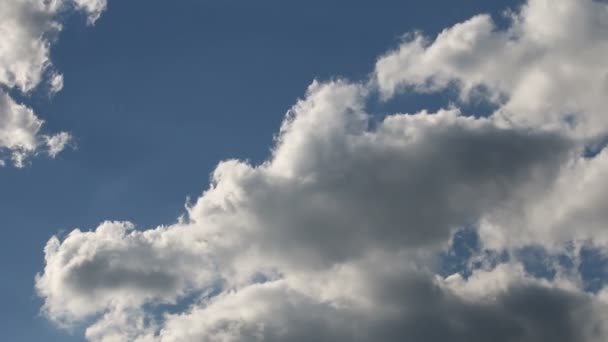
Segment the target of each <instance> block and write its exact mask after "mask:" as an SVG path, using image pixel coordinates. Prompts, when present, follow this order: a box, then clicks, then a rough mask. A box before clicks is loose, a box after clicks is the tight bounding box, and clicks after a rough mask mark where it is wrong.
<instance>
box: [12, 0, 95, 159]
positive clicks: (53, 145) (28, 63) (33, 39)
mask: <svg viewBox="0 0 608 342" xmlns="http://www.w3.org/2000/svg"><path fill="white" fill-rule="evenodd" d="M105 7H106V0H74V1H72V0H52V1H39V0H6V1H2V2H1V3H0V34H1V35H2V39H0V153H2V154H5V155H8V156H9V157H10V158H11V159H12V160H13V163H14V165H15V166H18V167H21V166H23V163H24V161H25V158H26V157H28V156H30V155H32V154H36V153H37V152H38V151H47V152H48V154H50V155H51V156H53V157H54V156H55V155H56V154H57V153H59V152H60V151H61V150H62V149H63V148H64V146H65V145H66V139H67V138H69V135H68V134H67V133H65V132H64V133H59V134H58V135H45V134H41V133H40V128H41V126H42V124H43V121H42V120H41V119H40V118H38V117H37V116H36V114H35V113H34V112H33V111H32V109H30V108H28V107H27V106H26V105H25V104H22V103H17V101H15V100H14V99H13V98H11V96H10V94H9V93H10V90H13V91H18V92H21V93H23V94H29V93H30V92H31V91H33V90H34V89H35V88H37V87H39V86H41V85H44V86H45V87H47V88H48V92H49V93H50V94H54V93H56V92H58V91H60V90H61V88H62V87H63V76H62V75H61V74H60V73H59V72H58V71H57V70H55V69H54V68H53V65H52V63H51V61H50V56H49V54H50V47H51V44H52V43H53V41H55V40H56V38H57V35H58V34H59V32H60V31H61V29H62V24H61V21H60V16H61V15H62V14H63V13H65V12H67V11H71V10H79V11H82V12H84V13H85V14H86V15H87V17H88V21H89V23H91V24H92V23H94V22H95V20H96V19H97V18H98V17H99V15H100V14H101V12H103V10H104V9H105ZM2 157H3V156H2V155H1V154H0V159H3V158H2Z"/></svg>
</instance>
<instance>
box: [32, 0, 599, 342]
mask: <svg viewBox="0 0 608 342" xmlns="http://www.w3.org/2000/svg"><path fill="white" fill-rule="evenodd" d="M510 20H511V21H510V25H509V26H508V27H507V28H506V29H504V30H498V29H497V28H495V27H494V24H493V23H492V19H491V18H490V17H489V16H477V17H474V18H472V19H470V20H468V21H466V22H464V23H460V24H457V25H455V26H453V27H451V28H448V29H446V30H444V31H443V32H442V33H441V34H440V35H439V36H438V37H437V38H436V39H435V40H434V41H431V40H429V39H428V38H423V37H422V36H421V35H415V36H414V37H413V38H412V39H411V40H407V41H405V42H403V43H402V44H401V46H399V47H398V48H397V49H396V50H395V51H393V52H390V53H388V54H387V55H385V56H383V57H381V58H380V59H379V60H378V62H377V65H376V70H375V72H374V74H373V80H372V81H371V82H367V81H366V82H363V83H356V82H349V81H346V80H337V81H332V82H314V83H313V84H312V85H311V86H310V87H309V89H308V91H307V93H306V95H305V96H304V97H303V98H302V99H301V100H299V101H298V102H297V103H296V104H295V105H294V106H293V107H292V108H291V109H290V110H289V111H288V113H287V115H286V118H285V120H284V122H283V124H282V126H281V128H280V131H279V134H278V135H277V138H276V141H275V146H274V148H273V150H272V155H271V156H270V157H269V158H268V159H267V160H266V161H265V162H264V163H261V164H260V165H251V164H249V163H248V162H245V161H241V160H227V161H223V162H221V163H219V165H218V166H217V168H216V169H215V171H214V172H213V175H212V177H211V184H210V185H209V188H208V190H206V191H205V192H204V193H203V194H202V195H201V196H200V197H199V198H198V199H197V200H196V201H194V203H191V204H188V206H187V212H186V214H184V216H183V217H182V218H180V220H179V221H178V222H176V223H175V224H172V225H169V226H159V227H156V228H150V229H137V228H136V227H135V226H134V225H133V224H132V223H129V222H104V223H102V224H101V225H100V226H99V227H97V228H96V229H94V230H91V231H81V230H78V229H77V230H74V231H72V232H71V233H69V234H68V235H67V236H65V237H63V238H59V237H53V238H51V239H50V240H49V242H48V243H47V245H46V247H45V268H44V270H43V271H42V272H41V273H40V274H38V275H37V277H36V289H37V291H38V293H39V295H40V296H41V297H42V298H43V299H44V307H43V312H44V314H45V315H47V316H48V317H49V318H50V319H51V320H53V321H55V322H57V323H58V324H60V325H63V326H66V327H70V326H72V325H74V324H79V323H82V322H87V324H90V325H89V326H88V328H87V329H86V337H87V338H88V339H89V340H91V341H105V342H109V341H214V342H231V341H295V342H297V341H361V342H371V341H404V340H412V341H429V342H435V341H437V342H444V341H462V342H465V341H467V342H485V341H499V342H503V341H504V342H536V341H563V342H575V341H576V342H579V341H583V342H603V341H606V340H608V323H607V322H608V289H604V288H603V287H601V286H600V288H599V289H598V290H597V291H595V290H594V291H590V290H589V287H588V286H586V279H585V276H584V275H583V274H582V272H581V269H580V267H578V266H580V265H581V264H582V262H583V261H581V260H582V258H581V251H582V250H583V249H584V248H591V247H589V246H593V248H597V249H598V250H600V251H601V252H602V253H604V252H605V248H606V243H607V242H608V236H607V234H606V233H605V228H606V227H605V223H606V222H608V217H607V216H606V212H607V211H606V210H605V209H606V208H605V206H606V203H608V198H606V196H607V195H605V191H602V190H603V189H605V188H606V185H608V184H604V183H605V182H606V181H605V180H604V178H605V177H603V176H604V175H605V174H606V172H608V152H604V151H602V147H603V146H602V144H601V142H602V141H603V137H604V135H605V134H606V133H608V132H606V130H608V125H606V124H607V123H608V121H606V119H605V114H604V112H603V108H604V106H605V104H606V100H605V98H606V96H605V95H607V94H606V93H607V92H608V86H606V84H607V83H606V82H607V81H606V72H607V71H608V69H604V66H603V65H604V63H602V62H601V61H602V57H603V56H604V55H606V52H608V48H607V47H606V43H607V42H608V35H606V34H604V33H605V32H604V30H605V29H606V28H607V27H608V7H607V5H606V4H603V3H600V2H595V1H591V0H559V1H555V0H552V1H549V0H529V1H528V2H527V3H526V4H525V5H524V6H523V7H522V8H521V9H519V10H518V11H517V12H513V13H511V14H510ZM570 24H571V25H570ZM446 87H450V88H451V87H455V88H456V89H458V90H460V96H459V99H458V100H459V101H460V102H458V103H460V104H464V107H463V108H466V102H467V101H468V100H469V99H470V98H471V97H472V96H475V97H476V98H480V99H482V100H484V101H489V102H491V103H493V104H494V105H495V107H496V108H497V109H496V110H495V111H494V112H492V113H488V115H487V116H484V117H474V116H469V115H467V114H466V112H465V111H464V110H460V109H458V108H456V107H455V106H452V107H450V108H446V109H443V110H439V111H437V112H432V113H431V112H427V111H425V110H421V111H419V112H417V113H400V114H393V115H388V116H386V117H384V118H382V119H381V120H380V121H379V122H376V120H371V118H372V114H373V113H368V112H367V109H366V107H367V106H366V104H367V101H368V99H369V97H370V95H372V94H375V93H377V92H380V93H381V94H383V95H384V96H385V97H391V96H397V95H398V94H400V93H401V92H403V91H412V92H419V91H424V92H432V91H441V90H443V89H445V88H446ZM23 110H25V109H23ZM32 122H35V120H33V121H32ZM31 125H32V124H31ZM54 143H57V144H59V143H61V140H60V139H59V140H58V141H55V142H54ZM590 151H592V152H593V153H591V152H590ZM461 229H468V230H472V231H473V232H474V234H475V236H477V237H478V240H479V247H478V248H474V249H473V251H471V252H468V253H464V252H462V251H460V252H459V251H458V250H457V249H458V246H457V245H456V243H455V240H454V236H455V233H456V232H458V231H459V230H461ZM530 246H533V247H534V248H538V249H541V250H543V251H545V254H546V257H545V259H546V260H544V259H543V260H542V261H543V263H544V265H543V268H542V269H538V268H537V269H533V268H531V267H530V264H529V263H528V262H526V260H525V258H523V257H521V255H522V254H521V253H520V251H521V250H522V248H527V247H530ZM446 255H456V257H461V258H464V259H465V260H462V265H463V266H462V267H461V269H460V270H459V271H458V272H457V273H455V274H445V273H443V272H442V271H441V264H442V262H444V261H445V260H444V259H443V258H444V257H445V256H446ZM564 260H566V261H567V262H565V261H564ZM548 270H549V271H550V272H545V273H550V274H548V275H542V274H541V273H543V272H541V271H548Z"/></svg>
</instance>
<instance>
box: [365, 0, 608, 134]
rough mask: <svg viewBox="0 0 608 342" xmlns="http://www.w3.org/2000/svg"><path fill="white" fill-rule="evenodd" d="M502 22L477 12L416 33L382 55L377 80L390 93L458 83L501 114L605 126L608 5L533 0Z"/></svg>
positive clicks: (580, 130)
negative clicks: (431, 34)
mask: <svg viewBox="0 0 608 342" xmlns="http://www.w3.org/2000/svg"><path fill="white" fill-rule="evenodd" d="M509 19H510V20H511V25H510V26H509V27H508V28H507V29H505V30H500V29H498V28H497V27H496V24H495V23H494V22H493V20H492V18H491V17H490V16H489V15H478V16H475V17H473V18H471V19H469V20H467V21H465V22H462V23H459V24H457V25H454V26H453V27H450V28H447V29H445V30H443V32H441V33H440V34H439V35H438V36H437V37H436V38H435V40H429V39H428V38H426V37H424V36H423V35H422V34H415V35H414V36H412V37H411V39H408V40H406V41H405V42H404V43H403V44H402V45H400V46H399V48H398V49H396V50H395V51H392V52H390V53H388V54H386V55H385V56H384V57H382V58H380V59H379V60H378V62H377V64H376V70H375V77H376V81H377V83H378V85H379V87H380V89H381V91H382V93H383V94H384V95H385V96H386V97H390V96H392V95H394V94H396V93H398V92H401V91H408V90H413V91H423V92H428V91H438V90H441V89H445V88H446V87H450V86H455V87H457V88H458V89H460V92H461V98H462V99H463V100H468V99H470V98H471V97H476V96H479V97H480V98H482V99H486V100H488V101H491V102H494V103H496V104H497V105H498V106H499V109H498V110H497V113H496V115H500V116H502V117H504V119H505V120H508V121H510V122H515V123H519V124H522V125H526V126H530V125H532V126H535V127H539V126H548V127H555V126H557V127H561V126H565V127H569V128H572V130H573V131H574V132H575V133H577V134H578V135H580V136H584V137H588V138H590V137H594V136H596V135H601V134H605V133H606V130H607V129H608V116H606V115H605V107H606V106H605V98H606V95H607V94H608V71H607V70H606V64H605V56H606V55H607V54H608V11H607V10H606V4H605V3H602V2H599V1H591V0H583V1H579V0H560V1H559V2H558V3H557V4H556V2H555V1H552V0H530V1H528V2H527V3H526V4H525V5H524V6H523V7H522V8H521V10H520V11H519V12H516V13H510V15H509Z"/></svg>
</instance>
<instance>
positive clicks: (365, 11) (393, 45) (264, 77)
mask: <svg viewBox="0 0 608 342" xmlns="http://www.w3.org/2000/svg"><path fill="white" fill-rule="evenodd" d="M564 1H565V2H568V1H570V0H564ZM521 4H522V2H521V1H492V2H489V1H482V0H475V1H474V0H466V1H460V2H457V3H456V2H446V1H438V0H429V1H424V2H414V1H410V2H404V1H392V0H382V1H375V2H373V4H372V3H371V2H369V1H358V0H357V1H330V2H327V1H317V0H314V1H306V2H285V1H279V0H268V1H261V2H245V1H233V0H227V1H201V0H196V1H195V0H180V1H174V2H166V1H143V0H131V1H117V0H109V1H108V7H107V9H106V10H105V11H104V13H103V14H102V15H101V17H100V18H99V19H98V20H97V21H96V22H95V24H94V25H92V26H87V25H86V16H85V15H84V14H82V13H77V12H72V11H67V12H64V13H61V14H60V16H61V20H62V21H63V23H64V30H63V31H62V32H61V33H60V34H59V36H58V39H57V40H56V41H55V42H54V43H53V44H52V48H51V52H50V59H51V60H52V63H53V66H54V68H55V69H56V70H58V71H59V72H61V73H62V74H63V77H64V80H65V84H64V87H63V89H62V90H61V91H60V92H58V93H57V94H56V95H54V96H49V94H48V91H46V90H45V89H44V87H39V88H36V89H35V90H33V91H31V92H29V93H26V94H23V93H22V92H20V91H18V90H15V89H11V90H10V91H11V94H12V96H13V97H14V98H15V99H16V100H17V101H19V102H23V103H26V104H27V105H28V106H30V107H31V108H32V109H33V110H34V112H35V113H36V114H37V115H38V117H40V118H41V119H43V120H44V121H45V124H44V126H43V128H42V130H43V132H50V133H52V132H59V131H67V132H69V133H70V134H71V135H72V137H73V138H72V142H71V144H70V146H69V147H67V148H66V149H65V150H64V151H62V152H61V153H60V154H58V155H57V156H56V157H55V158H48V157H44V156H34V157H31V158H29V159H28V161H27V163H26V165H25V167H23V168H17V167H14V166H12V165H7V166H5V167H2V168H0V217H1V218H2V227H3V228H4V229H3V233H4V238H3V239H2V248H1V249H0V251H1V252H0V253H1V255H0V256H1V257H0V262H1V263H2V264H1V269H2V270H3V272H4V274H5V276H4V281H2V282H1V283H0V284H1V285H0V286H1V288H0V293H1V294H2V297H3V298H2V303H3V305H2V308H0V321H2V322H3V324H2V326H3V328H2V334H3V336H2V338H1V339H2V340H6V341H42V340H44V341H70V340H74V341H81V340H84V337H83V333H84V328H85V327H86V326H87V324H84V323H82V322H83V321H80V322H79V323H78V324H77V328H76V329H75V330H74V332H73V333H72V334H69V333H67V332H65V331H63V330H61V329H59V328H58V327H57V326H55V325H54V323H52V322H50V321H49V320H48V319H47V318H46V317H44V316H43V315H41V314H40V310H41V306H42V305H43V303H44V299H43V298H40V296H39V295H38V294H37V293H36V290H35V287H34V276H35V275H36V274H37V273H40V272H42V271H43V270H44V267H45V261H44V255H43V248H44V246H45V244H46V243H47V241H48V240H49V238H50V237H51V236H53V235H56V234H57V235H59V236H60V237H65V236H66V234H67V233H68V232H69V231H71V230H72V229H74V228H80V229H82V230H84V231H87V230H93V229H95V227H97V226H98V225H99V224H100V223H101V222H102V221H105V220H118V221H130V222H133V223H134V224H135V225H136V226H137V227H138V229H142V230H144V229H149V228H154V227H156V226H159V225H171V224H174V223H175V222H176V220H177V218H178V216H180V215H182V214H184V213H185V211H186V210H185V203H186V199H187V198H190V199H191V200H192V203H196V201H197V198H199V196H200V195H201V193H202V192H203V191H204V190H206V189H207V188H208V187H209V178H210V174H211V173H212V172H213V170H214V169H215V167H216V165H217V164H218V162H219V161H221V160H226V159H232V158H236V159H239V160H248V161H250V162H251V163H253V164H259V163H261V162H263V161H265V160H267V159H268V158H269V156H270V151H271V149H272V148H273V145H274V140H273V137H275V136H276V135H277V132H278V129H279V127H280V126H281V123H282V121H283V119H284V116H285V113H286V112H287V111H288V110H289V109H290V108H291V107H292V106H293V105H294V103H296V101H297V100H298V99H301V98H304V97H305V96H306V89H307V88H308V86H309V85H310V84H311V82H312V81H313V80H315V79H317V80H319V81H321V82H325V81H331V80H335V79H337V78H345V79H348V80H351V81H354V82H359V81H361V82H365V81H366V80H367V79H368V78H369V77H370V74H371V73H373V72H374V65H375V63H376V61H377V60H378V58H379V56H383V55H385V54H386V53H387V52H388V51H391V50H393V49H397V48H398V47H399V46H400V44H401V43H402V42H403V39H402V37H403V35H404V34H406V33H408V32H413V31H416V30H420V31H422V32H424V34H425V35H427V36H429V37H435V35H436V34H437V33H439V32H441V31H442V30H443V29H445V28H447V27H451V26H452V25H454V24H456V23H459V22H463V21H465V20H467V19H469V18H471V17H472V16H474V15H476V14H479V13H490V14H491V15H492V16H493V17H494V18H495V19H496V20H497V21H498V24H497V25H498V26H499V27H500V26H501V25H503V24H504V23H503V20H504V18H502V17H501V13H503V11H504V10H505V9H506V8H511V9H515V10H516V9H517V8H518V7H519V6H520V5H521ZM0 20H2V16H0ZM0 39H2V38H0ZM463 83H466V82H463ZM3 88H4V87H3ZM9 88H10V87H9ZM455 92H457V91H454V90H453V89H452V90H450V89H447V90H441V91H437V92H432V93H430V94H429V92H422V93H418V92H410V93H405V94H403V95H401V96H399V97H398V98H393V99H391V100H390V101H388V102H381V101H379V100H378V97H379V95H374V96H376V98H375V99H372V100H370V101H369V103H368V105H369V107H370V108H372V109H373V111H374V113H372V115H374V116H376V117H377V120H379V121H381V120H382V118H384V116H385V115H388V114H390V113H397V112H401V113H415V112H417V111H419V110H422V109H432V110H437V109H439V108H441V107H446V106H448V105H449V104H450V103H451V102H454V101H456V102H458V99H455V98H454V96H453V95H454V93H455ZM456 97H457V96H456ZM460 107H461V108H463V110H467V109H470V111H475V110H478V111H480V112H482V113H481V114H482V115H486V114H487V115H489V113H483V111H484V110H489V109H488V108H490V107H487V108H486V107H485V105H483V104H482V105H479V104H477V105H476V104H475V101H472V102H469V103H465V104H462V105H461V106H460ZM428 134H431V133H428ZM522 139H525V138H522ZM438 140H440V139H439V138H438ZM482 144H484V143H483V142H482ZM488 146H494V145H492V143H488ZM556 154H557V153H556ZM509 165H510V164H509ZM481 173H483V172H481ZM507 176H508V175H506V176H505V177H507ZM479 177H483V175H481V176H479ZM380 196H381V195H380ZM581 196H582V195H581ZM492 198H493V197H492ZM539 210H540V209H539ZM467 219H468V217H467ZM600 223H601V221H600ZM471 239H472V240H471V241H473V240H475V239H476V237H473V238H471ZM476 243H477V242H476ZM455 248H456V250H457V251H456V253H464V252H459V251H458V247H455ZM543 253H544V252H543ZM591 254H593V253H592V252H589V253H587V254H585V255H584V257H585V258H586V257H590V256H589V255H591ZM466 257H467V258H469V257H470V256H469V255H467V256H466ZM531 258H537V256H534V255H533V256H532V257H531ZM596 259H597V256H596ZM591 264H592V265H599V264H597V263H595V264H594V263H591ZM462 267H463V268H465V266H462ZM601 268H602V267H600V266H597V267H595V268H593V267H587V268H585V270H584V272H592V273H593V272H595V273H594V275H595V276H597V274H599V275H600V276H602V271H601ZM594 269H600V271H597V270H595V271H594ZM600 283H601V281H600ZM595 286H597V285H595ZM600 288H601V286H600ZM596 290H597V288H596ZM66 291H68V290H66ZM101 312H104V311H103V310H102V311H101ZM90 319H91V317H90V316H89V317H88V318H86V319H85V320H84V321H85V322H86V321H87V320H90ZM543 336H544V335H543ZM294 340H295V339H294ZM589 341H592V340H591V339H589Z"/></svg>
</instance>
